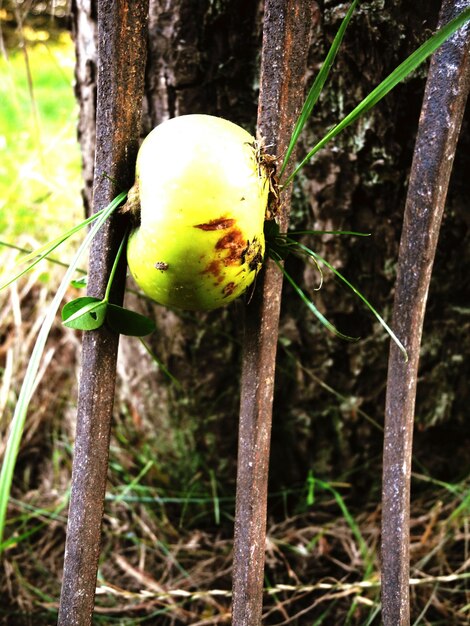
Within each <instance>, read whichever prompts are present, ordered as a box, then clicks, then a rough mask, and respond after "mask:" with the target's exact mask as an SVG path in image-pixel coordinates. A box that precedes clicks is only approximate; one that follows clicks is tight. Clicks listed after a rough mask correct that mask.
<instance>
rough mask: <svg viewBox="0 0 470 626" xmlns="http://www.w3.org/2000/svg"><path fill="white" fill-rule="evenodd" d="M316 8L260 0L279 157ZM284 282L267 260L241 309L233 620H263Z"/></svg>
mask: <svg viewBox="0 0 470 626" xmlns="http://www.w3.org/2000/svg"><path fill="white" fill-rule="evenodd" d="M313 11H314V3H312V2H310V1H309V0H266V2H265V9H264V22H263V24H264V26H263V50H262V59H261V84H260V98H259V108H258V135H259V137H260V138H262V139H263V141H264V145H265V147H266V149H267V152H268V153H269V154H272V155H278V156H279V157H281V156H282V155H283V154H284V153H285V151H286V149H287V145H288V142H289V138H290V135H291V132H292V129H293V126H294V123H295V120H296V117H297V115H298V112H299V110H300V107H301V105H302V101H303V95H304V89H303V87H304V77H305V70H306V62H307V51H308V44H309V34H310V28H311V24H312V20H313V16H314V13H313ZM290 171H292V169H291V170H290ZM290 171H289V172H287V175H288V174H289V173H290ZM289 209H290V191H283V193H282V202H281V208H280V214H279V223H280V227H281V230H284V231H285V230H286V229H287V225H288V220H289ZM281 289H282V274H281V273H280V272H279V270H278V269H277V267H276V266H275V264H274V263H272V262H271V261H269V260H268V261H267V262H266V263H265V268H264V270H263V272H262V274H261V275H260V277H259V278H258V285H257V289H256V292H255V294H254V296H253V298H252V301H251V302H250V304H248V305H247V307H246V311H245V321H244V339H243V366H242V381H241V404H240V426H239V443H238V471H237V496H236V512H235V536H234V557H233V558H234V563H233V603H232V623H233V626H257V625H258V624H260V623H261V613H262V603H263V582H264V552H265V539H266V501H267V487H268V466H269V449H270V437H271V416H272V401H273V388H274V374H275V361H276V348H277V339H278V324H279V312H280V302H281Z"/></svg>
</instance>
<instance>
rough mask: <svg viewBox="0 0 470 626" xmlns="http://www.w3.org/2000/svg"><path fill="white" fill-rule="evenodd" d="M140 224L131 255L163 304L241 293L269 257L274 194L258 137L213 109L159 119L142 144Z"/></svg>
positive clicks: (138, 274)
mask: <svg viewBox="0 0 470 626" xmlns="http://www.w3.org/2000/svg"><path fill="white" fill-rule="evenodd" d="M136 183H137V187H138V196H139V201H140V225H139V226H138V227H137V228H135V229H134V230H133V231H132V232H131V234H130V237H129V242H128V247H127V261H128V265H129V269H130V271H131V274H132V275H133V277H134V279H135V281H136V283H137V284H138V285H139V286H140V288H141V289H142V290H143V291H144V293H145V294H147V295H148V296H149V297H150V298H152V299H153V300H155V301H156V302H158V303H160V304H162V305H165V306H169V307H176V308H181V309H186V310H210V309H215V308H218V307H221V306H224V305H226V304H228V303H229V302H231V301H232V300H234V299H235V298H237V297H238V296H240V295H241V294H242V293H243V292H244V291H245V290H246V289H247V287H248V286H249V285H250V284H251V283H252V282H253V280H254V278H255V276H256V274H257V272H258V270H259V268H260V267H261V264H262V260H263V255H264V245H265V244H264V235H263V225H264V218H265V212H266V204H267V199H268V192H269V182H268V180H267V177H266V174H265V173H264V168H262V167H261V166H260V164H259V162H258V159H257V151H256V145H255V140H254V138H253V137H252V136H251V135H250V134H249V133H248V132H246V131H245V130H244V129H243V128H241V127H239V126H237V125H236V124H233V123H232V122H229V121H227V120H224V119H221V118H218V117H213V116H210V115H184V116H181V117H177V118H173V119H171V120H168V121H167V122H164V123H163V124H160V125H159V126H157V127H156V128H154V129H153V130H152V132H151V133H150V134H149V135H148V136H147V137H146V139H145V140H144V142H143V143H142V146H141V148H140V150H139V154H138V157H137V166H136Z"/></svg>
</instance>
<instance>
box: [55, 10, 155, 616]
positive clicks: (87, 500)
mask: <svg viewBox="0 0 470 626" xmlns="http://www.w3.org/2000/svg"><path fill="white" fill-rule="evenodd" d="M147 14H148V0H136V1H135V2H127V0H118V1H112V0H100V2H98V38H99V42H98V50H99V52H98V54H99V60H98V63H99V65H98V67H99V70H98V72H99V73H98V101H97V128H96V134H97V137H96V157H95V182H94V197H93V210H94V211H95V212H96V211H98V210H100V209H102V208H104V207H105V206H106V205H107V204H109V202H110V201H111V200H112V199H113V198H114V197H115V196H116V195H117V194H118V193H119V192H120V191H123V190H125V189H128V188H129V187H130V186H131V185H132V183H133V178H134V166H135V158H136V154H137V149H138V140H139V131H140V119H141V103H142V94H143V89H144V71H145V59H146V24H147ZM108 177H109V178H108ZM124 232H125V224H124V220H123V218H119V217H113V218H112V219H110V220H108V222H107V223H106V224H105V225H104V226H103V228H102V229H101V231H100V233H99V234H98V235H97V237H96V238H95V241H94V242H93V246H92V250H91V255H90V272H89V293H90V294H91V295H93V296H99V297H101V296H102V295H103V294H104V291H105V288H106V283H107V280H108V276H109V272H110V269H111V267H112V264H113V260H114V257H115V254H116V251H117V247H118V245H119V243H120V241H121V239H122V237H123V235H124ZM124 281H125V263H123V264H122V267H121V268H120V271H118V273H117V275H116V279H115V283H117V284H118V287H117V289H115V290H114V294H113V300H114V302H116V303H120V302H122V297H123V290H124ZM118 340H119V338H118V336H117V335H115V334H114V333H112V332H111V331H109V330H107V329H106V328H105V327H103V328H101V329H99V330H97V331H92V332H87V333H85V335H84V338H83V351H82V371H81V379H80V389H79V398H78V414H77V432H76V439H75V450H74V460H73V469H72V491H71V500H70V507H69V519H68V526H67V539H66V548H65V560H64V574H63V582H62V593H61V602H60V610H59V622H58V623H59V625H60V626H73V625H77V626H78V625H80V626H87V625H88V624H91V623H92V614H93V608H94V599H95V588H96V576H97V569H98V559H99V553H100V539H101V521H102V516H103V508H104V496H105V490H106V480H107V471H108V454H109V436H110V424H111V415H112V407H113V397H114V385H115V378H116V358H117V349H118Z"/></svg>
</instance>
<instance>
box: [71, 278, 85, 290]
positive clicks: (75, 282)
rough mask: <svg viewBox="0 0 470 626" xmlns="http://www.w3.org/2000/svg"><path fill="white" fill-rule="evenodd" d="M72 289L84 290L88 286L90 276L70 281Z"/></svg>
mask: <svg viewBox="0 0 470 626" xmlns="http://www.w3.org/2000/svg"><path fill="white" fill-rule="evenodd" d="M70 284H71V286H72V287H75V289H83V288H84V287H86V286H87V284H88V276H82V277H81V278H76V279H74V280H71V281H70Z"/></svg>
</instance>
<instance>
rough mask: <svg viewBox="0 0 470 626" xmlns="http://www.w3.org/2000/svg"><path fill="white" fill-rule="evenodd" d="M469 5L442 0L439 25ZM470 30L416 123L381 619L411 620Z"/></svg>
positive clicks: (444, 56)
mask: <svg viewBox="0 0 470 626" xmlns="http://www.w3.org/2000/svg"><path fill="white" fill-rule="evenodd" d="M466 6H468V0H458V1H449V0H444V2H443V4H442V8H441V14H440V19H439V21H440V24H444V23H447V22H448V21H449V20H450V19H451V18H452V17H454V16H456V15H458V14H459V13H460V12H461V11H462V10H463V9H464V8H466ZM469 44H470V27H469V25H468V24H467V25H466V27H464V28H462V29H460V30H459V31H458V32H457V33H456V34H455V35H454V36H453V37H451V39H449V40H448V41H447V42H446V43H444V44H443V46H442V47H441V48H440V49H439V50H438V51H437V52H436V53H435V54H434V56H433V58H432V61H431V64H430V69H429V74H428V79H427V83H426V89H425V94H424V101H423V106H422V110H421V117H420V121H419V128H418V135H417V139H416V145H415V151H414V156H413V164H412V169H411V174H410V182H409V189H408V195H407V200H406V206H405V214H404V221H403V231H402V236H401V242H400V252H399V259H398V274H397V282H396V291H395V301H394V310H393V328H394V331H395V332H396V334H397V335H398V337H399V338H400V339H401V341H403V343H404V345H405V347H406V348H407V350H408V354H409V361H408V362H407V363H405V362H404V359H403V356H402V355H401V353H400V351H399V350H398V348H397V347H396V346H395V345H394V344H392V346H391V350H390V356H389V365H388V380H387V396H386V407H385V435H384V456H383V494H382V502H383V512H382V617H383V623H384V626H405V625H408V624H409V622H410V606H409V508H410V474H411V450H412V437H413V421H414V408H415V398H416V386H417V374H418V361H419V350H420V344H421V335H422V328H423V319H424V313H425V309H426V300H427V294H428V289H429V283H430V279H431V273H432V266H433V261H434V256H435V251H436V246H437V240H438V236H439V229H440V225H441V220H442V214H443V211H444V204H445V199H446V194H447V189H448V184H449V178H450V174H451V170H452V164H453V159H454V154H455V149H456V145H457V140H458V136H459V132H460V126H461V121H462V117H463V113H464V109H465V102H466V99H467V95H468V90H469V83H470V65H469V49H470V48H469Z"/></svg>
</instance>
